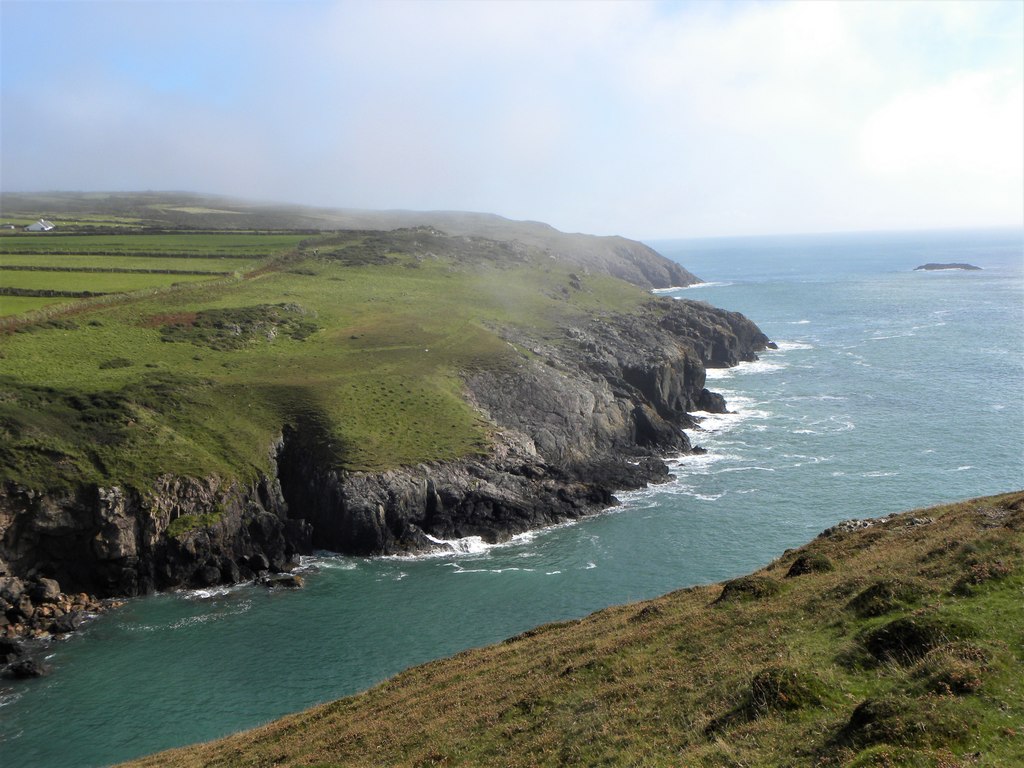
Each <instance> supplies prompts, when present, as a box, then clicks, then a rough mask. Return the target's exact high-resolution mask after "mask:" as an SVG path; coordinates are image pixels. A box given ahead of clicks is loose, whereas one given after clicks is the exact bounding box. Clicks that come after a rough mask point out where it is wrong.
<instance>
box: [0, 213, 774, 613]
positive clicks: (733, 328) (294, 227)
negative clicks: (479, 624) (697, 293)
mask: <svg viewBox="0 0 1024 768" xmlns="http://www.w3.org/2000/svg"><path fill="white" fill-rule="evenodd" d="M2 207H3V216H4V219H5V220H12V221H19V220H23V221H24V222H25V223H28V222H32V221H36V220H38V219H39V218H44V219H45V220H47V221H48V222H52V223H53V225H54V227H53V229H51V230H49V231H46V232H38V233H30V232H25V231H24V230H23V229H17V230H12V231H6V232H5V233H3V234H2V235H0V258H2V264H3V268H2V269H0V295H2V297H3V303H4V305H5V309H4V311H5V313H6V316H4V317H0V356H2V360H3V366H2V373H0V578H3V579H7V583H8V584H9V585H11V586H12V589H13V587H14V586H17V585H16V584H15V583H14V582H15V581H18V582H19V583H20V584H21V586H22V593H23V596H24V599H22V595H19V596H16V597H17V600H15V601H12V600H10V599H8V598H10V597H14V595H13V592H12V591H11V590H8V592H11V594H9V595H7V597H6V598H3V599H4V600H5V604H4V606H3V607H4V611H2V612H0V615H2V616H4V617H5V618H4V619H2V620H0V621H5V622H6V624H5V628H4V629H3V630H0V631H6V632H8V633H10V632H13V631H14V630H13V629H11V627H13V626H14V625H19V626H21V627H22V630H24V628H25V627H26V626H30V627H35V630H34V631H39V632H45V631H48V628H49V629H52V628H53V626H52V622H40V621H39V620H38V617H39V615H41V614H40V613H39V612H40V611H41V610H43V608H44V607H45V606H44V604H43V603H42V602H39V601H35V602H34V600H35V598H33V595H37V596H38V595H42V594H43V593H44V592H45V590H41V588H40V587H39V585H40V584H43V583H44V581H43V580H48V581H46V582H45V583H46V584H47V585H49V586H48V589H49V590H50V591H51V592H54V593H55V594H57V593H58V592H59V593H60V594H72V593H79V592H82V593H89V594H90V595H97V596H100V597H108V596H122V595H138V594H143V593H147V592H151V591H153V590H159V589H167V588H170V587H176V586H182V585H190V586H204V585H212V584H217V583H224V582H235V581H239V580H246V579H252V578H255V577H257V576H258V575H260V574H261V573H273V572H280V571H284V570H287V569H288V567H289V564H290V563H292V562H293V561H294V560H295V558H296V557H297V555H299V554H301V553H307V552H310V551H312V550H314V549H329V550H334V551H338V552H344V553H352V554H360V555H371V554H381V553H388V554H396V553H398V554H400V553H414V552H420V551H423V550H425V549H428V548H433V547H437V546H443V544H439V543H438V542H443V541H444V540H451V539H455V538H458V537H465V536H479V537H482V538H483V539H485V540H487V541H496V540H502V539H505V538H507V537H510V536H512V535H514V534H516V533H519V532H522V531H526V530H528V529H531V528H535V527H538V526H545V525H549V524H553V523H557V522H560V521H565V520H570V519H574V518H577V517H579V516H582V515H587V514H591V513H593V512H596V511H598V510H601V509H604V508H606V507H608V506H609V505H611V504H614V503H615V499H614V496H613V493H614V492H615V491H616V490H619V489H627V488H635V487H638V486H642V485H644V484H646V483H648V482H657V481H660V480H664V479H666V478H667V476H668V470H667V468H666V464H665V462H664V461H663V458H664V457H666V456H667V455H672V454H680V453H685V452H687V451H691V450H692V449H693V446H691V444H690V441H689V439H688V438H687V435H686V433H684V431H683V428H686V427H693V426H695V424H696V421H695V419H694V418H693V416H692V415H691V414H692V413H693V412H696V411H719V412H720V411H722V410H724V409H725V408H726V403H725V402H724V400H723V399H722V397H721V396H719V395H716V394H715V393H713V392H710V391H708V390H707V389H706V388H705V386H704V385H705V368H706V367H708V366H714V367H724V366H732V365H736V364H737V363H739V362H741V361H751V360H754V359H755V358H756V353H757V352H759V351H760V350H763V349H765V347H766V346H767V345H768V344H769V341H768V338H767V337H766V336H765V335H764V334H763V333H762V332H761V331H760V330H759V329H758V328H757V326H756V325H754V323H752V322H751V321H750V320H748V319H747V318H745V317H743V316H742V315H740V314H738V313H735V312H728V311H724V310H721V309H716V308H714V307H712V306H709V305H708V304H705V303H702V302H697V301H684V300H674V299H668V298H657V297H654V296H652V295H651V289H652V288H666V287H670V286H680V285H687V284H691V283H693V282H695V281H696V278H695V277H694V276H693V275H691V274H690V273H688V272H687V271H686V270H684V269H683V268H682V267H680V266H679V265H677V264H675V263H674V262H672V261H670V260H668V259H665V258H664V257H662V256H660V255H659V254H657V253H656V252H654V251H653V250H651V249H650V248H648V247H646V246H644V245H642V244H640V243H637V242H634V241H630V240H627V239H624V238H619V237H593V236H587V235H570V234H565V233H562V232H558V231H557V230H554V229H552V228H551V227H548V226H546V225H543V224H538V223H534V222H513V221H509V220H507V219H503V218H501V217H498V216H492V215H484V214H459V213H446V212H441V213H404V212H391V213H372V212H352V211H325V210H319V209H291V208H281V207H270V206H259V205H253V204H246V203H238V202H234V201H229V200H224V199H219V198H214V199H211V198H199V197H194V196H186V195H177V196H173V195H159V194H139V195H95V194H94V195H49V196H28V195H5V196H4V197H3V200H2ZM40 599H41V598H40ZM47 610H49V611H50V613H49V615H52V614H53V611H52V610H51V609H47ZM44 613H45V611H44ZM34 617H35V619H37V620H36V623H35V624H33V623H32V622H33V619H34Z"/></svg>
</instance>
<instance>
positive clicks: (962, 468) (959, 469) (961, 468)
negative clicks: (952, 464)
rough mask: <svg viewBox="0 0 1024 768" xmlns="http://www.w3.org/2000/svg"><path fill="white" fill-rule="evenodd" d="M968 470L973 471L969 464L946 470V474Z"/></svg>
mask: <svg viewBox="0 0 1024 768" xmlns="http://www.w3.org/2000/svg"><path fill="white" fill-rule="evenodd" d="M968 469H974V467H973V466H972V465H970V464H964V465H963V466H960V467H957V468H956V469H947V470H946V471H947V472H966V471H967V470H968Z"/></svg>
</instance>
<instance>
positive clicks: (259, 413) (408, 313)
mask: <svg viewBox="0 0 1024 768" xmlns="http://www.w3.org/2000/svg"><path fill="white" fill-rule="evenodd" d="M304 237H306V238H308V235H307V236H299V235H294V234H292V235H287V236H285V235H281V234H270V235H262V236H261V235H252V234H248V233H223V234H203V235H190V234H163V235H141V234H138V233H126V234H124V235H98V236H94V237H89V236H84V235H82V236H68V237H65V238H63V240H64V241H68V242H69V243H70V246H69V247H71V250H72V251H73V252H74V253H78V254H82V253H84V254H89V253H92V254H93V255H94V258H96V260H97V263H105V262H106V261H109V259H110V258H128V257H127V256H126V257H109V256H104V255H100V254H102V253H105V252H117V253H124V254H133V255H132V256H131V258H132V259H133V260H135V259H137V258H138V257H137V256H135V254H139V253H154V254H164V255H166V254H180V253H192V254H195V255H204V256H209V255H210V254H232V255H235V256H243V255H244V256H249V257H252V258H256V257H258V256H260V255H263V257H264V261H263V266H258V267H257V268H256V269H255V270H253V271H250V272H248V273H246V274H245V275H244V276H243V277H226V278H217V279H212V280H206V281H204V282H202V283H199V284H195V285H192V286H187V285H179V286H177V287H172V288H166V289H161V290H158V291H155V292H153V291H150V292H144V293H142V294H136V295H133V296H131V297H128V298H124V299H120V298H119V299H114V300H110V297H107V298H106V299H104V300H92V299H86V300H82V301H81V302H79V303H78V304H75V305H72V307H71V309H70V310H69V313H67V314H61V312H64V310H60V311H59V312H56V313H51V314H49V315H46V316H44V317H43V319H42V321H41V322H36V323H28V324H26V323H24V322H21V323H20V325H19V327H18V328H17V329H16V330H17V332H10V333H8V334H7V335H5V336H0V355H2V362H3V365H2V368H0V438H2V439H0V480H6V479H10V480H15V481H18V482H21V483H23V484H25V485H29V486H33V487H36V488H48V487H54V486H61V485H71V484H74V483H76V482H79V481H82V480H85V481H89V482H99V483H106V484H115V483H116V484H132V485H135V486H138V487H142V488H144V487H146V485H147V484H148V483H149V482H150V481H151V480H152V478H153V477H155V476H157V475H160V474H163V473H176V474H184V475H206V474H209V473H218V474H221V475H226V476H234V477H243V478H247V477H250V476H252V475H253V474H254V473H255V472H256V471H259V470H261V469H265V468H266V465H267V462H268V457H267V451H268V448H269V446H270V443H271V441H272V438H273V436H274V435H275V434H277V433H278V432H279V431H280V430H281V427H282V425H284V424H285V423H295V424H300V425H301V426H303V427H305V428H306V429H307V431H308V432H309V433H310V434H314V435H316V436H317V437H318V438H319V439H320V444H321V446H322V447H323V448H324V449H325V450H329V451H330V452H331V454H332V455H333V458H334V460H335V461H336V462H337V463H338V464H339V465H342V466H346V467H349V468H355V469H384V468H388V467H392V466H396V465H401V464H410V463H417V462H422V461H431V460H442V459H450V458H453V457H458V456H464V455H467V454H470V453H473V452H476V451H480V450H481V449H482V448H483V447H484V446H485V444H486V441H487V437H488V425H486V424H484V423H483V422H482V421H481V420H480V419H479V417H478V415H477V414H476V413H475V412H474V411H473V410H472V409H471V408H470V407H469V406H467V405H466V404H465V403H464V401H463V399H462V397H461V386H460V372H462V371H465V370H467V369H471V368H473V367H476V366H488V367H494V366H501V365H507V364H508V363H509V362H510V361H512V360H513V359H515V357H516V356H517V355H520V354H522V352H520V351H517V350H515V349H512V348H511V347H510V346H509V345H508V344H506V343H505V342H504V341H502V340H501V339H500V338H498V336H497V335H496V334H495V333H494V332H493V330H491V329H493V328H494V327H496V326H498V325H508V324H517V323H521V324H527V325H530V326H531V327H533V328H539V329H544V328H548V327H553V326H554V325H555V324H556V323H558V322H563V321H567V320H570V319H571V318H573V317H577V316H582V315H585V314H592V313H594V312H598V311H610V310H624V309H628V308H630V307H634V306H636V305H637V304H638V303H640V302H643V301H647V300H648V296H647V294H646V293H645V292H643V291H641V290H640V289H637V288H634V287H632V286H629V285H627V284H625V283H622V282H620V281H617V280H613V279H611V278H604V277H601V276H597V275H594V276H584V277H583V282H584V286H583V288H584V289H583V290H582V291H575V290H573V291H569V290H568V289H566V290H565V293H562V291H561V288H563V287H565V286H567V285H568V284H569V277H568V272H567V270H566V269H564V268H561V267H559V266H558V265H557V264H556V263H554V262H552V261H551V260H550V259H548V258H546V257H545V256H543V255H538V254H533V255H532V256H531V255H530V254H525V255H523V254H520V256H521V257H522V261H521V262H512V263H510V262H507V261H504V260H501V259H497V258H488V257H483V256H481V257H478V254H476V252H475V250H474V248H470V249H469V251H468V252H460V253H456V252H455V251H458V250H459V249H463V250H465V246H464V241H458V242H456V241H444V240H442V241H432V242H431V243H430V247H429V248H424V247H420V246H417V245H416V244H415V242H412V241H411V240H403V239H402V237H397V238H391V239H389V240H388V241H387V242H386V243H384V244H383V245H381V243H380V240H379V238H375V239H374V243H375V244H373V243H371V245H372V247H370V246H367V245H366V243H365V241H366V236H365V235H360V234H357V233H355V234H353V233H349V234H342V235H330V236H325V237H320V238H310V239H309V242H308V243H307V244H306V245H305V248H304V250H301V252H300V251H296V250H294V248H295V246H296V245H297V243H298V242H299V240H301V239H302V238H304ZM410 237H411V236H410ZM23 239H24V238H21V237H18V238H15V237H4V238H0V251H2V250H3V249H4V248H6V247H7V245H8V244H9V243H13V244H14V246H15V247H13V250H14V251H16V252H17V251H20V250H27V249H28V246H24V245H21V244H19V243H21V242H22V240H23ZM412 239H413V240H415V238H414V237H413V238H412ZM46 242H47V243H59V242H61V238H57V237H54V238H47V240H46ZM449 246H450V247H451V248H453V249H454V250H452V251H451V252H449V251H446V250H445V249H446V248H449ZM38 248H39V247H37V249H38ZM288 248H292V249H293V250H292V251H290V252H289V251H288V250H287V249H288ZM346 249H349V250H346ZM314 250H316V251H318V252H319V255H318V256H313V251H314ZM283 253H284V254H288V255H286V256H285V257H284V258H283V260H282V256H281V254H283ZM275 254H277V255H276V256H275ZM499 255H500V254H499ZM19 258H20V257H19ZM40 258H41V259H45V258H47V257H46V256H45V255H43V256H40ZM54 258H64V257H54ZM165 260H166V259H165V258H153V259H152V262H153V263H154V264H155V266H156V268H159V263H160V262H163V261H165ZM268 260H269V261H268ZM275 260H276V261H275ZM133 263H138V262H137V261H134V262H133ZM268 265H269V267H268ZM10 274H12V275H16V276H19V279H21V278H24V279H28V278H32V279H33V280H37V281H40V285H46V284H47V281H52V280H54V279H55V277H54V276H55V275H61V274H65V273H48V272H20V273H10ZM66 274H71V273H66ZM74 274H75V275H76V280H80V281H81V282H79V283H76V285H78V286H79V289H80V290H88V289H89V286H90V285H97V286H98V285H106V284H107V283H109V282H110V281H112V280H114V279H116V280H121V279H122V278H125V277H132V278H134V277H136V276H135V275H123V274H106V273H99V274H92V273H74ZM138 277H149V276H138ZM170 278H171V279H172V280H173V281H174V282H176V283H182V282H185V281H184V280H181V279H180V276H170ZM97 290H99V288H97ZM8 300H9V299H8V298H7V297H4V298H3V302H4V303H5V304H6V303H7V302H8ZM282 303H284V304H288V305H295V306H296V307H297V308H298V311H299V312H301V313H302V318H303V319H305V320H307V321H309V322H311V323H314V324H315V326H316V327H317V328H318V330H316V332H315V333H313V334H312V335H309V336H308V337H306V338H304V339H302V340H299V339H297V338H293V337H292V336H290V335H289V334H287V333H278V334H277V336H276V337H275V338H273V339H268V338H267V334H266V333H263V332H261V333H257V334H255V335H254V337H253V338H252V339H251V340H249V341H248V342H246V343H245V344H242V345H240V346H237V347H232V348H226V347H224V346H223V345H221V346H220V347H219V348H214V347H211V346H209V345H203V344H196V343H192V341H190V340H189V339H190V337H189V335H188V334H187V333H186V334H184V335H183V336H181V337H179V338H181V339H183V340H180V341H173V342H168V341H165V340H164V338H165V335H164V333H163V331H162V328H163V326H165V325H168V324H172V323H185V324H186V325H187V324H188V323H190V322H193V321H194V320H195V318H196V316H197V314H199V313H202V312H204V311H209V310H230V311H235V310H237V311H238V312H240V313H241V314H240V315H239V316H242V315H246V316H248V315H251V314H253V310H252V308H254V307H256V308H259V307H265V306H266V305H277V304H282ZM257 314H258V312H257ZM193 340H195V341H198V340H199V339H198V338H193Z"/></svg>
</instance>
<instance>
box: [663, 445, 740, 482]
mask: <svg viewBox="0 0 1024 768" xmlns="http://www.w3.org/2000/svg"><path fill="white" fill-rule="evenodd" d="M741 460H742V459H741V457H739V456H735V455H732V454H727V453H686V454H683V455H682V456H674V457H672V458H670V459H669V460H668V465H669V469H671V470H676V469H680V470H684V471H686V472H696V471H700V470H703V469H708V468H710V467H711V466H712V465H714V464H717V463H718V462H720V461H741ZM656 487H659V488H660V487H661V486H656Z"/></svg>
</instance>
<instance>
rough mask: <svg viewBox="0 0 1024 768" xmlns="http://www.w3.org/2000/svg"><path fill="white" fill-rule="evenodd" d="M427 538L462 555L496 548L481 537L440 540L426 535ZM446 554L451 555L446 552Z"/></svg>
mask: <svg viewBox="0 0 1024 768" xmlns="http://www.w3.org/2000/svg"><path fill="white" fill-rule="evenodd" d="M426 537H427V538H428V539H430V540H431V541H432V542H434V543H435V544H437V545H438V546H441V547H451V549H453V550H454V551H455V552H456V553H458V554H461V555H475V554H478V553H480V552H486V551H487V550H488V549H490V548H491V547H492V546H494V545H492V544H488V543H487V542H486V541H484V540H483V539H482V538H481V537H480V536H464V537H463V538H461V539H439V538H437V537H435V536H431V535H430V534H429V533H428V534H426ZM445 554H449V553H448V552H446V553H445Z"/></svg>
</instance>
